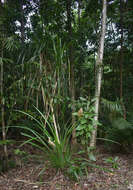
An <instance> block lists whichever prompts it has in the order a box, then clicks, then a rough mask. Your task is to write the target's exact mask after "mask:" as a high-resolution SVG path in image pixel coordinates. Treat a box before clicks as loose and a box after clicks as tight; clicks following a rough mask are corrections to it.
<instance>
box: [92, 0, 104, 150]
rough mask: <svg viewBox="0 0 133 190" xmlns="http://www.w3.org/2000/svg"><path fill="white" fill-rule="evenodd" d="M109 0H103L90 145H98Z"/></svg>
mask: <svg viewBox="0 0 133 190" xmlns="http://www.w3.org/2000/svg"><path fill="white" fill-rule="evenodd" d="M106 10H107V1H106V0H103V9H102V27H101V36H100V42H99V49H98V57H97V60H96V79H95V80H96V81H95V82H96V84H95V85H96V86H95V105H94V107H95V116H94V120H95V124H94V130H93V131H92V136H91V140H90V147H95V146H96V136H97V121H98V116H99V100H100V91H101V82H102V62H103V53H104V39H105V31H106V17H107V13H106V12H107V11H106Z"/></svg>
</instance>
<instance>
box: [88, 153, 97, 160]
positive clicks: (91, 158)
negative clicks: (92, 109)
mask: <svg viewBox="0 0 133 190" xmlns="http://www.w3.org/2000/svg"><path fill="white" fill-rule="evenodd" d="M88 156H89V159H90V160H91V161H94V162H95V161H96V158H95V156H94V154H93V153H89V155H88Z"/></svg>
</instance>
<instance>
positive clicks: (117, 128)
mask: <svg viewBox="0 0 133 190" xmlns="http://www.w3.org/2000/svg"><path fill="white" fill-rule="evenodd" d="M106 138H107V139H109V140H111V141H107V142H106V146H107V148H108V149H110V150H120V151H129V150H130V147H131V145H132V143H133V125H132V124H131V123H130V122H128V121H127V120H125V119H124V118H121V117H120V118H117V119H114V120H113V121H112V124H111V127H110V128H109V129H108V130H107V133H106ZM114 142H117V143H114Z"/></svg>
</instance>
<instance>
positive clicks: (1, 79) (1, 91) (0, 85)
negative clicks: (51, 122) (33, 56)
mask: <svg viewBox="0 0 133 190" xmlns="http://www.w3.org/2000/svg"><path fill="white" fill-rule="evenodd" d="M3 6H4V4H3V5H2V2H0V17H1V20H3V19H2V17H4V15H3ZM0 28H1V33H0V35H1V39H2V41H1V51H0V57H1V58H0V66H1V67H0V94H1V98H0V99H1V126H2V138H3V142H5V141H6V128H5V109H4V107H5V99H4V89H3V87H4V65H3V50H4V38H5V37H4V33H3V32H4V26H3V23H1V25H0ZM3 148H4V157H5V158H4V160H5V162H4V163H5V165H4V169H6V167H7V163H8V152H7V145H6V142H5V143H4V146H3Z"/></svg>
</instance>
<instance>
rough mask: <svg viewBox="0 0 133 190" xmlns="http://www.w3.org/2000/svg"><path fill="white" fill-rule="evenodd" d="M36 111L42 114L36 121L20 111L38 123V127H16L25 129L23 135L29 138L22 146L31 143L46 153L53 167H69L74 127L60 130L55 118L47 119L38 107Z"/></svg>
mask: <svg viewBox="0 0 133 190" xmlns="http://www.w3.org/2000/svg"><path fill="white" fill-rule="evenodd" d="M35 109H36V111H37V113H39V114H40V119H36V118H35V117H34V116H32V115H31V114H28V113H26V112H23V111H19V112H20V113H23V114H25V115H27V116H28V117H29V118H30V119H31V120H33V121H35V123H36V125H34V126H31V127H27V126H15V127H18V128H21V129H23V132H22V133H21V134H22V135H24V136H25V137H26V138H27V140H25V141H24V142H23V144H22V145H24V144H27V143H29V144H31V145H32V146H34V147H36V148H38V149H40V150H41V151H43V152H45V153H46V154H47V155H48V159H49V160H50V161H51V165H52V166H54V167H55V168H57V169H63V168H64V167H67V166H68V164H69V161H70V159H71V153H70V146H69V145H70V144H69V142H70V137H71V134H72V130H73V126H71V127H70V126H67V125H66V126H61V127H63V130H60V128H61V127H59V126H58V125H57V123H56V120H55V117H53V116H49V118H47V119H46V117H45V116H44V114H43V113H42V112H40V111H39V110H38V109H37V108H36V107H35ZM52 114H54V113H52ZM22 145H21V146H22Z"/></svg>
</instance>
